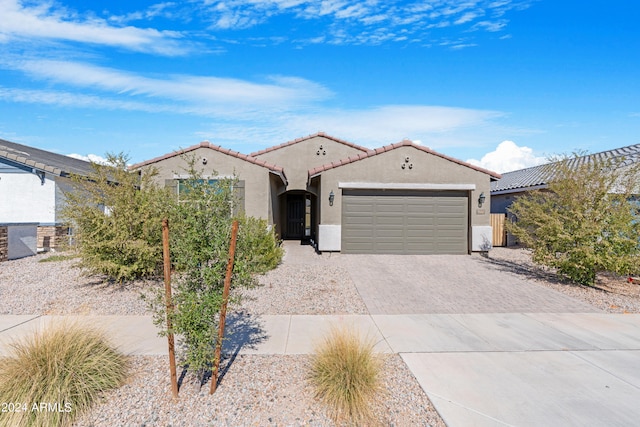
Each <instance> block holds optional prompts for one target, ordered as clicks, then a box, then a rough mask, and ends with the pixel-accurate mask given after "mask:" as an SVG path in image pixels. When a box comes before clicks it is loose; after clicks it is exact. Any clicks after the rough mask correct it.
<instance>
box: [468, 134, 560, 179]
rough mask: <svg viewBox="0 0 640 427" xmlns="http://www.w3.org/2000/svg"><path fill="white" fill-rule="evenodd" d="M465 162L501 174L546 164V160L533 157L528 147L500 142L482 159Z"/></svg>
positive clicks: (511, 142) (509, 142)
mask: <svg viewBox="0 0 640 427" xmlns="http://www.w3.org/2000/svg"><path fill="white" fill-rule="evenodd" d="M467 162H468V163H471V164H472V165H476V166H480V167H483V168H485V169H489V170H491V171H495V172H499V173H503V172H510V171H514V170H518V169H524V168H528V167H531V166H538V165H541V164H543V163H547V159H546V158H544V157H538V156H536V155H534V154H533V150H532V149H531V148H529V147H519V146H518V145H517V144H516V143H515V142H513V141H502V142H501V143H500V144H498V146H497V147H496V149H495V150H494V151H491V152H490V153H487V154H485V155H484V156H483V157H482V159H480V160H476V159H469V160H467Z"/></svg>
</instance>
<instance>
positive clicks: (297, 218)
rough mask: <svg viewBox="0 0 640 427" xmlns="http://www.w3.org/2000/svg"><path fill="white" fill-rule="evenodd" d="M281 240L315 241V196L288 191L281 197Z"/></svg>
mask: <svg viewBox="0 0 640 427" xmlns="http://www.w3.org/2000/svg"><path fill="white" fill-rule="evenodd" d="M280 197H281V199H280V201H281V206H284V209H283V210H282V218H281V224H282V236H281V237H282V238H283V239H285V240H301V241H312V240H314V239H315V234H316V230H315V228H316V227H315V224H316V221H315V218H316V212H315V211H316V196H315V195H313V194H312V193H309V192H307V191H296V190H294V191H288V192H286V193H284V194H282V195H281V196H280Z"/></svg>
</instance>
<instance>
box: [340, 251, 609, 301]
mask: <svg viewBox="0 0 640 427" xmlns="http://www.w3.org/2000/svg"><path fill="white" fill-rule="evenodd" d="M339 260H340V263H341V264H342V265H344V266H345V267H346V268H347V269H348V271H349V274H350V276H351V278H352V279H353V281H354V282H355V284H356V287H357V289H358V292H359V293H360V296H361V297H362V299H363V300H364V302H365V304H366V306H367V308H368V309H369V312H370V313H371V314H437V313H459V314H463V313H588V312H596V311H598V310H597V309H595V308H594V307H592V306H590V305H588V304H585V303H583V302H580V301H577V300H575V299H573V298H570V297H567V296H565V295H563V294H560V293H558V292H556V291H554V290H551V289H548V288H545V287H542V286H539V285H536V284H535V283H532V281H531V280H529V279H527V278H526V277H523V276H522V275H518V274H515V273H512V272H509V271H507V270H506V269H505V268H504V267H502V266H500V265H498V264H495V263H492V262H490V261H488V260H486V259H485V258H482V257H480V256H476V255H474V256H468V255H342V256H341V257H340V258H339Z"/></svg>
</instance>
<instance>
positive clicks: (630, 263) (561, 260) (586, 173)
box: [507, 155, 640, 285]
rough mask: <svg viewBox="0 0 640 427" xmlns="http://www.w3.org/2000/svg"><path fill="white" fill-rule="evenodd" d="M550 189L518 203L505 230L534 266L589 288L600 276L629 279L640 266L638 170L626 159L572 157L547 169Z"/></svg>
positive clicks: (514, 206) (521, 198)
mask: <svg viewBox="0 0 640 427" xmlns="http://www.w3.org/2000/svg"><path fill="white" fill-rule="evenodd" d="M545 173H546V174H547V176H548V177H549V181H550V182H549V188H548V190H546V191H532V192H530V193H529V194H528V195H526V196H522V197H519V198H518V199H516V201H515V202H514V203H513V204H512V205H511V208H510V212H511V213H512V214H513V215H514V216H515V217H516V218H517V221H515V222H512V223H507V230H508V231H509V232H510V233H512V234H514V235H515V236H516V237H518V239H519V240H520V241H521V242H522V243H523V244H524V245H526V246H527V247H529V248H531V250H532V254H533V260H534V261H535V262H537V263H539V264H542V265H545V266H548V267H553V268H556V269H557V271H558V273H559V274H560V275H561V276H564V277H566V278H568V279H570V280H571V281H574V282H576V283H580V284H584V285H593V283H594V280H595V277H596V273H597V272H598V271H610V272H614V273H618V274H630V273H634V272H637V271H638V261H639V260H640V245H639V242H640V222H639V220H640V218H639V217H638V204H637V200H636V198H635V197H634V195H636V194H638V183H639V182H640V165H638V164H636V165H633V164H631V165H630V164H629V162H628V161H627V159H625V158H617V159H603V158H600V157H597V156H586V157H585V156H580V155H575V156H573V157H570V158H563V159H561V160H558V161H556V162H554V163H551V164H549V165H548V166H547V167H546V170H545Z"/></svg>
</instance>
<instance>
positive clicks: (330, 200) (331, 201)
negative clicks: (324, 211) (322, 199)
mask: <svg viewBox="0 0 640 427" xmlns="http://www.w3.org/2000/svg"><path fill="white" fill-rule="evenodd" d="M335 198H336V195H335V194H333V190H331V192H330V193H329V206H333V200H334V199H335Z"/></svg>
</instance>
